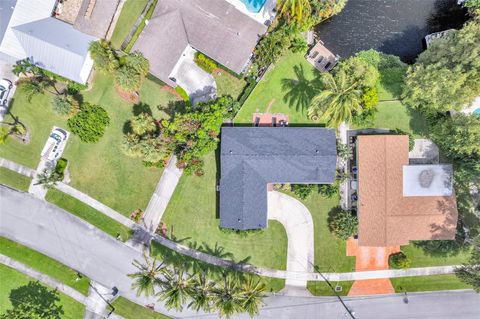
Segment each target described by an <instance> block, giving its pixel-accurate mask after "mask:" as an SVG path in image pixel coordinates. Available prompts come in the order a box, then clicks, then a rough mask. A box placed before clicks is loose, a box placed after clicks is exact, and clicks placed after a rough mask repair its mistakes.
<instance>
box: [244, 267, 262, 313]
mask: <svg viewBox="0 0 480 319" xmlns="http://www.w3.org/2000/svg"><path fill="white" fill-rule="evenodd" d="M242 290H243V291H242V295H243V299H244V300H243V308H244V311H246V312H247V313H248V314H249V315H250V317H252V318H253V316H255V315H256V314H258V310H259V307H260V306H261V305H262V304H264V302H263V297H264V293H265V290H266V287H265V282H264V281H263V280H262V279H261V278H259V277H256V276H253V275H247V276H246V278H245V280H244V282H243V283H242Z"/></svg>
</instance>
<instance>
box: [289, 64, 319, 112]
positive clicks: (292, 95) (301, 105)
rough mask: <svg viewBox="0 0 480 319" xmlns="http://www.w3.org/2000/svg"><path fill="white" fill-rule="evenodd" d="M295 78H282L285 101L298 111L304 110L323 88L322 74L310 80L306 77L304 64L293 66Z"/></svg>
mask: <svg viewBox="0 0 480 319" xmlns="http://www.w3.org/2000/svg"><path fill="white" fill-rule="evenodd" d="M293 71H294V72H295V79H287V78H284V79H282V80H281V84H282V90H283V91H285V92H286V93H285V95H284V96H283V101H284V102H285V103H288V105H289V106H290V107H295V110H297V111H300V110H301V111H303V110H305V109H306V108H308V106H309V105H310V102H311V100H312V98H313V97H314V96H315V95H316V94H317V93H318V92H319V91H320V90H321V83H322V82H321V80H320V74H317V75H316V76H315V78H313V79H312V80H309V79H307V78H306V77H305V70H304V68H303V65H301V64H298V65H295V66H294V67H293Z"/></svg>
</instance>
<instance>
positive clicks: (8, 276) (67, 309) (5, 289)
mask: <svg viewBox="0 0 480 319" xmlns="http://www.w3.org/2000/svg"><path fill="white" fill-rule="evenodd" d="M30 281H35V279H33V278H30V277H28V276H26V275H24V274H22V273H20V272H18V271H16V270H14V269H12V268H10V267H7V266H5V265H3V264H0V283H1V284H0V314H3V313H5V311H6V310H7V309H10V308H11V307H12V304H11V302H10V299H9V296H10V291H11V290H12V289H17V288H19V287H21V286H24V285H28V283H29V282H30ZM45 287H47V288H48V289H49V290H51V289H52V288H51V287H48V286H45ZM59 297H60V301H59V302H57V304H58V305H61V306H62V310H63V314H62V315H61V316H60V317H61V318H65V319H82V318H83V314H84V312H85V306H84V305H82V304H81V303H79V302H77V301H75V300H73V299H72V298H70V297H68V296H66V295H64V294H62V293H59ZM37 302H42V301H41V300H37Z"/></svg>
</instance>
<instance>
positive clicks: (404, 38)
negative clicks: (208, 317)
mask: <svg viewBox="0 0 480 319" xmlns="http://www.w3.org/2000/svg"><path fill="white" fill-rule="evenodd" d="M456 2H457V0H348V2H347V5H346V6H345V8H344V9H343V11H342V12H341V13H340V14H338V15H337V16H334V17H333V18H331V19H330V20H328V21H326V22H323V23H322V24H320V25H318V26H317V27H316V30H315V31H316V34H317V36H318V38H319V39H320V40H322V41H323V42H324V43H325V46H326V47H327V48H328V49H330V51H332V52H333V53H334V54H338V55H340V57H342V58H347V57H349V56H352V55H354V54H355V52H358V51H361V50H367V49H370V48H373V49H376V50H379V51H382V52H385V53H389V54H394V55H398V56H399V57H400V58H401V59H402V60H403V61H404V62H408V63H413V62H414V60H415V58H416V57H417V55H418V54H419V53H420V52H422V51H423V50H424V48H425V47H424V40H423V38H424V37H425V35H427V34H429V33H432V32H437V31H442V30H446V29H450V28H460V27H461V26H462V24H463V23H464V22H465V21H466V20H467V19H468V16H467V12H466V10H465V9H462V8H461V7H459V6H458V5H457V4H456Z"/></svg>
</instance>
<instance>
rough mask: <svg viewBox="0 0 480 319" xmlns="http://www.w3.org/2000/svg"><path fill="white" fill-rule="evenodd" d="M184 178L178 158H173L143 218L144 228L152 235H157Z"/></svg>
mask: <svg viewBox="0 0 480 319" xmlns="http://www.w3.org/2000/svg"><path fill="white" fill-rule="evenodd" d="M181 176H182V170H180V169H179V168H177V158H176V157H175V156H172V157H171V158H170V160H169V161H168V164H167V167H165V170H164V171H163V173H162V176H161V177H160V181H159V182H158V184H157V188H156V189H155V192H154V193H153V195H152V198H151V199H150V202H149V203H148V206H147V209H146V210H145V214H144V217H143V222H144V226H145V227H146V229H147V230H148V231H149V232H150V233H155V230H156V229H157V227H158V225H159V224H160V221H161V219H162V216H163V213H164V212H165V209H167V206H168V202H169V201H170V198H171V197H172V195H173V192H174V191H175V188H176V187H177V184H178V181H179V180H180V177H181Z"/></svg>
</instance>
